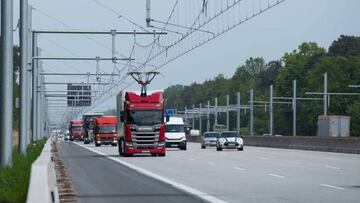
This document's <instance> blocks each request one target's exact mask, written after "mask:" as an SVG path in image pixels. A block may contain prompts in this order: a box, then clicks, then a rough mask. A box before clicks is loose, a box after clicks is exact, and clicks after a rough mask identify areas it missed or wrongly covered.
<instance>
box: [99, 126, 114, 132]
mask: <svg viewBox="0 0 360 203" xmlns="http://www.w3.org/2000/svg"><path fill="white" fill-rule="evenodd" d="M96 131H97V133H98V134H113V133H116V127H115V126H97V128H96Z"/></svg>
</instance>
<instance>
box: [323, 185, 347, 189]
mask: <svg viewBox="0 0 360 203" xmlns="http://www.w3.org/2000/svg"><path fill="white" fill-rule="evenodd" d="M320 185H321V186H323V187H328V188H332V189H337V190H345V188H343V187H337V186H333V185H328V184H320Z"/></svg>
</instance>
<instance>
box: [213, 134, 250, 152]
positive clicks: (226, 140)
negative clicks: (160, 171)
mask: <svg viewBox="0 0 360 203" xmlns="http://www.w3.org/2000/svg"><path fill="white" fill-rule="evenodd" d="M223 149H237V150H239V151H243V150H244V140H243V138H242V137H241V136H240V134H239V133H238V132H235V131H225V132H221V134H220V136H219V138H218V139H217V142H216V150H217V151H221V150H223Z"/></svg>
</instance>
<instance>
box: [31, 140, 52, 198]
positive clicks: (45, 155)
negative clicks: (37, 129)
mask: <svg viewBox="0 0 360 203" xmlns="http://www.w3.org/2000/svg"><path fill="white" fill-rule="evenodd" d="M26 202H27V203H38V202H44V203H47V202H50V203H53V202H55V203H57V202H59V195H58V190H57V185H56V175H55V167H54V162H53V161H52V158H51V138H49V139H48V140H47V142H46V144H45V146H44V148H43V150H42V152H41V154H40V156H39V157H38V158H37V159H36V161H35V162H34V163H33V164H32V166H31V173H30V183H29V189H28V194H27V200H26Z"/></svg>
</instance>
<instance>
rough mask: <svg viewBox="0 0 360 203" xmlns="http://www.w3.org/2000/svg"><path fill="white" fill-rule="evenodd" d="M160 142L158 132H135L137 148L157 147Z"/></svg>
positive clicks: (134, 139) (135, 145)
mask: <svg viewBox="0 0 360 203" xmlns="http://www.w3.org/2000/svg"><path fill="white" fill-rule="evenodd" d="M158 142H159V133H158V132H133V144H134V147H135V148H151V147H156V146H157V145H158Z"/></svg>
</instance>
